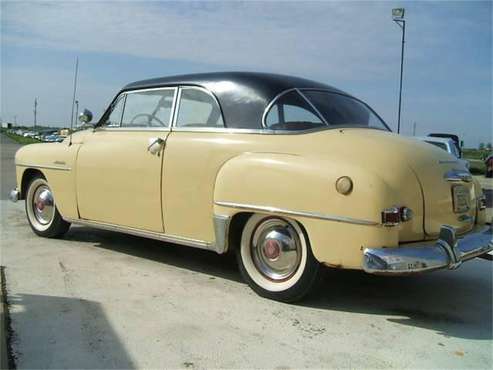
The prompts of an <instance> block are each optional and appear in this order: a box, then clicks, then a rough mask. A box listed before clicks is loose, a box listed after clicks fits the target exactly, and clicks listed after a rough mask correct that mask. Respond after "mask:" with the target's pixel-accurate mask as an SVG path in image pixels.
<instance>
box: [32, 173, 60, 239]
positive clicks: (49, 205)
mask: <svg viewBox="0 0 493 370" xmlns="http://www.w3.org/2000/svg"><path fill="white" fill-rule="evenodd" d="M26 215H27V220H28V221H29V224H30V225H31V228H32V229H33V231H34V232H35V233H36V234H37V235H39V236H43V237H46V238H56V237H58V236H61V235H63V234H65V233H66V232H67V231H68V229H69V227H70V223H68V222H66V221H64V220H63V218H62V216H60V213H59V212H58V209H57V208H56V204H55V198H54V197H53V192H52V190H51V188H50V186H49V185H48V182H47V181H46V179H45V178H44V177H43V176H41V175H38V176H36V177H34V178H33V179H32V180H31V182H30V183H29V185H28V187H27V192H26Z"/></svg>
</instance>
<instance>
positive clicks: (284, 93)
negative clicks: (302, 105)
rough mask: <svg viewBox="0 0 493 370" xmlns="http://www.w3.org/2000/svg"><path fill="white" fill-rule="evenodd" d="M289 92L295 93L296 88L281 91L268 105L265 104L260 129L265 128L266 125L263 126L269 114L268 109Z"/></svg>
mask: <svg viewBox="0 0 493 370" xmlns="http://www.w3.org/2000/svg"><path fill="white" fill-rule="evenodd" d="M291 91H296V88H291V89H287V90H284V91H281V92H280V93H279V94H277V95H276V96H274V97H273V98H272V100H271V101H270V103H269V104H267V107H265V109H264V113H263V114H262V127H264V128H267V125H266V124H265V119H266V118H267V114H268V113H269V111H270V109H271V108H272V106H273V105H274V103H275V102H276V101H277V100H278V99H279V98H280V97H281V96H283V95H286V94H288V93H290V92H291Z"/></svg>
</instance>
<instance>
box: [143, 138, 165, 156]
mask: <svg viewBox="0 0 493 370" xmlns="http://www.w3.org/2000/svg"><path fill="white" fill-rule="evenodd" d="M164 143H165V141H164V140H163V139H161V138H160V137H151V138H150V139H149V146H148V147H147V151H148V152H149V153H151V154H154V155H156V154H159V152H160V151H161V149H162V148H163V146H164Z"/></svg>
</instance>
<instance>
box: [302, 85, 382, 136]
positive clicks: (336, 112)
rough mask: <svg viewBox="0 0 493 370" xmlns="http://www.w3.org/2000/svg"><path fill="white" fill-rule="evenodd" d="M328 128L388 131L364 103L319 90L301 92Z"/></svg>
mask: <svg viewBox="0 0 493 370" xmlns="http://www.w3.org/2000/svg"><path fill="white" fill-rule="evenodd" d="M301 93H302V94H303V95H304V96H305V97H306V98H307V99H308V100H309V101H310V102H311V103H312V104H313V106H314V107H315V108H316V109H317V111H318V112H319V113H320V114H321V115H322V116H323V118H325V121H326V122H327V123H328V124H329V125H330V126H363V127H370V128H377V129H381V130H386V131H390V129H389V128H388V126H387V125H386V124H385V123H384V122H383V121H382V120H381V119H380V118H379V117H378V116H377V115H376V114H375V113H374V112H373V111H372V110H371V109H370V108H369V107H368V106H367V105H366V104H364V103H362V102H360V101H359V100H357V99H355V98H352V97H350V96H347V95H342V94H338V93H332V92H328V91H320V90H303V91H302V92H301Z"/></svg>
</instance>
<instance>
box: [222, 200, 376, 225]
mask: <svg viewBox="0 0 493 370" xmlns="http://www.w3.org/2000/svg"><path fill="white" fill-rule="evenodd" d="M214 204H216V205H218V206H222V207H231V208H238V209H247V210H252V211H262V212H267V213H281V214H285V215H291V216H300V217H307V218H316V219H319V220H326V221H335V222H344V223H348V224H356V225H370V226H376V225H380V222H375V221H369V220H360V219H357V218H352V217H345V216H333V215H326V214H322V213H317V212H304V211H291V210H288V209H282V208H276V207H269V206H256V205H253V204H241V203H233V202H219V201H216V202H214Z"/></svg>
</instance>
